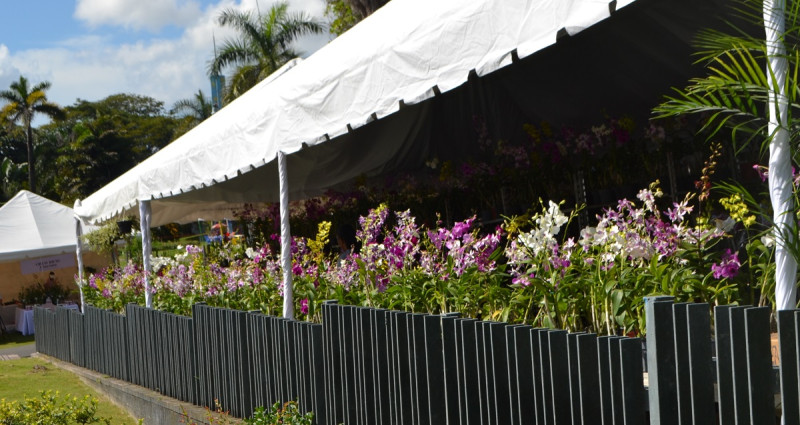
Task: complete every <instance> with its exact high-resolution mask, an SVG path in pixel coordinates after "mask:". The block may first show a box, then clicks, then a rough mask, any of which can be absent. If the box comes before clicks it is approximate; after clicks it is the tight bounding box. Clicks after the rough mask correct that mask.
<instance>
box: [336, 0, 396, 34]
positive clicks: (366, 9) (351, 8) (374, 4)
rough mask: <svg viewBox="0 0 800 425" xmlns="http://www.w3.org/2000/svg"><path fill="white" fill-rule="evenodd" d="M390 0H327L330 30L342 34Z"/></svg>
mask: <svg viewBox="0 0 800 425" xmlns="http://www.w3.org/2000/svg"><path fill="white" fill-rule="evenodd" d="M388 2H389V0H326V3H327V4H326V6H325V16H327V17H329V18H331V25H330V32H331V34H334V35H342V34H343V33H344V32H345V31H347V30H349V29H350V28H352V27H353V26H354V25H355V24H357V23H359V22H360V21H361V20H362V19H364V18H366V17H367V16H369V15H371V14H372V12H375V11H376V10H378V9H379V8H380V7H381V6H383V5H385V4H386V3H388Z"/></svg>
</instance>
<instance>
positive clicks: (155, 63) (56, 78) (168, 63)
mask: <svg viewBox="0 0 800 425" xmlns="http://www.w3.org/2000/svg"><path fill="white" fill-rule="evenodd" d="M89 1H94V0H79V5H78V6H79V7H80V5H81V4H88V3H87V2H89ZM109 3H112V4H122V3H126V1H122V0H115V1H113V2H112V1H109ZM131 3H133V2H131ZM143 3H145V4H147V3H149V0H148V1H145V2H143ZM165 3H169V4H171V5H175V3H174V1H172V2H169V1H166V2H165ZM273 3H274V1H267V0H259V7H260V9H261V11H262V13H263V12H266V10H268V9H269V7H270V6H271V5H272V4H273ZM255 4H256V3H255V0H241V1H240V2H238V1H234V0H221V1H219V2H217V3H216V4H214V5H212V6H209V7H206V8H205V10H203V11H202V12H201V13H200V14H199V15H198V16H197V17H195V18H194V21H193V22H192V23H191V24H190V25H188V26H187V27H186V28H185V29H184V30H183V33H182V34H181V36H180V37H178V38H174V39H142V40H139V41H134V42H130V43H127V44H122V45H119V44H113V38H112V37H106V36H104V35H103V34H102V33H100V34H99V35H85V36H79V37H76V38H72V39H68V40H63V41H61V42H60V43H58V45H57V46H56V47H53V48H48V49H38V50H26V51H20V52H9V49H7V48H6V47H5V46H3V45H2V44H0V89H4V88H7V87H8V86H9V85H10V83H11V82H12V81H13V80H16V79H17V78H18V77H19V75H25V76H26V77H27V78H28V79H29V80H30V81H32V82H39V81H44V80H47V81H50V82H51V83H52V86H51V88H50V90H49V91H48V98H49V100H51V101H53V102H55V103H58V104H60V105H62V106H68V105H72V104H74V103H75V101H76V99H78V98H80V99H84V100H89V101H96V100H100V99H103V98H105V97H107V96H109V95H112V94H116V93H135V94H139V95H144V96H150V97H153V98H155V99H157V100H161V101H163V102H164V106H165V108H167V109H169V108H171V107H172V105H173V104H174V103H175V102H176V101H177V100H180V99H186V98H190V97H192V96H193V95H194V94H195V93H197V90H202V91H203V93H205V94H206V95H207V96H209V95H210V91H211V89H210V83H209V80H208V75H207V74H206V69H207V66H208V62H209V61H210V60H211V58H212V56H213V44H212V33H213V34H214V36H215V37H216V39H217V43H218V44H219V43H221V42H222V40H224V39H226V38H228V37H232V36H234V35H235V33H234V32H233V31H232V30H231V29H229V28H222V27H220V26H219V24H218V23H217V19H216V18H217V16H218V15H219V12H220V11H221V10H222V9H224V8H236V9H241V10H254V9H255ZM290 8H291V9H292V10H301V9H302V10H305V11H307V12H308V13H309V14H314V15H313V16H314V17H316V18H317V19H322V13H323V12H324V8H325V4H324V0H291V2H290ZM328 41H329V36H328V35H327V34H325V35H322V36H315V37H307V38H305V39H302V40H299V41H298V42H297V43H296V44H297V49H298V50H301V51H303V52H304V53H306V54H309V53H311V52H313V51H315V50H317V49H318V48H319V47H321V46H323V45H324V44H326V43H327V42H328Z"/></svg>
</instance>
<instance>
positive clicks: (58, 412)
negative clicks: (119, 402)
mask: <svg viewBox="0 0 800 425" xmlns="http://www.w3.org/2000/svg"><path fill="white" fill-rule="evenodd" d="M97 403H98V402H97V399H95V398H91V397H89V396H85V397H83V398H81V399H79V398H77V397H72V396H70V395H68V394H65V395H64V396H61V395H59V393H58V392H55V393H54V392H52V391H42V392H41V393H40V394H39V397H29V398H25V401H23V402H18V401H6V400H5V399H3V400H0V423H2V424H6V425H29V424H52V425H66V424H95V423H105V424H110V423H111V422H110V420H109V419H108V418H102V417H98V416H97V415H96V413H97Z"/></svg>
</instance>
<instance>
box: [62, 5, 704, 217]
mask: <svg viewBox="0 0 800 425" xmlns="http://www.w3.org/2000/svg"><path fill="white" fill-rule="evenodd" d="M632 1H633V0H623V1H614V2H608V1H597V0H572V1H566V0H557V1H556V0H537V1H524V2H519V1H518V2H508V1H503V0H481V1H463V0H441V1H436V2H430V1H427V0H393V1H392V2H389V3H388V4H387V5H386V6H384V7H383V8H382V9H380V10H378V11H377V12H376V13H374V14H373V15H371V16H370V17H369V18H367V19H365V20H364V21H363V22H361V23H360V24H359V25H357V26H356V27H355V28H353V29H352V30H350V31H348V32H347V33H345V34H343V35H342V36H340V37H339V38H337V39H335V40H333V41H332V42H331V43H330V44H329V45H327V46H325V47H324V48H322V49H320V50H319V51H318V52H316V53H315V54H314V55H312V56H311V57H309V58H308V59H306V60H305V61H303V62H302V63H298V64H296V65H294V67H293V68H292V69H290V70H288V71H286V72H283V73H281V74H280V75H279V76H273V77H272V78H271V79H270V81H266V82H263V83H261V84H259V85H258V86H256V87H255V88H253V89H251V90H250V91H248V92H247V93H246V94H245V95H243V96H242V97H240V98H239V99H237V100H236V101H235V102H233V103H231V104H230V105H228V106H226V107H225V108H223V109H222V110H221V111H219V112H218V113H216V114H215V115H214V116H212V117H211V118H210V119H208V120H206V121H205V122H203V123H202V124H200V125H199V126H197V127H196V128H195V129H193V130H192V131H190V132H189V133H187V134H186V135H184V136H182V137H181V138H180V139H178V140H177V141H175V142H173V143H172V144H170V145H169V146H167V147H166V148H164V149H162V150H161V151H160V152H158V153H156V154H155V155H153V156H152V157H151V158H149V159H148V160H146V161H144V162H143V163H141V164H139V165H138V166H137V167H135V168H133V169H131V170H130V171H129V172H127V173H126V174H124V175H123V176H121V177H119V178H118V179H116V180H115V181H113V182H111V183H110V184H108V185H107V186H106V187H104V188H102V189H100V190H99V191H98V192H96V193H94V194H92V195H91V196H90V197H88V198H86V199H85V200H83V202H82V207H80V208H78V209H76V211H77V213H78V214H79V215H80V216H81V217H83V218H85V219H88V220H90V221H92V222H98V221H103V220H108V219H111V218H115V217H120V216H123V215H127V214H131V215H133V214H136V208H137V207H136V203H137V201H143V200H150V201H151V208H152V225H153V226H158V225H161V224H165V223H168V222H188V221H192V220H195V219H197V218H219V217H220V216H221V215H226V214H229V213H230V208H231V207H232V206H236V205H239V204H241V203H244V202H255V201H277V200H278V198H279V196H278V195H279V194H278V185H277V176H278V172H277V168H276V167H277V165H276V161H275V158H276V156H277V153H278V152H279V151H281V152H283V153H285V154H286V155H287V162H288V169H289V177H288V187H289V193H290V197H291V198H292V199H298V198H303V197H307V196H312V195H316V194H319V193H320V192H321V191H323V190H324V189H326V188H329V187H333V186H336V185H340V184H343V183H346V182H347V181H348V180H350V179H352V178H353V177H355V176H358V175H361V174H367V175H377V174H380V173H382V172H386V171H389V170H392V169H396V168H402V167H407V166H413V165H415V164H416V165H418V164H420V163H422V162H424V160H425V159H427V157H428V156H430V155H431V154H432V153H436V150H437V147H436V146H433V145H434V144H435V143H438V142H439V140H433V138H434V137H436V134H435V133H436V132H435V131H434V132H432V130H431V128H432V127H435V126H436V125H441V124H442V122H444V121H446V120H447V117H445V118H444V119H442V118H441V117H439V116H438V115H437V111H436V109H437V106H436V103H434V102H426V100H428V99H433V98H434V97H435V98H442V99H443V100H442V102H448V100H447V99H450V100H449V101H450V102H455V103H456V105H455V106H456V108H455V109H457V108H458V107H459V104H460V103H461V101H460V98H459V96H461V97H464V96H467V98H469V97H470V96H472V94H473V92H475V90H476V88H475V87H478V88H477V90H478V91H480V93H479V96H481V97H488V98H490V99H489V101H490V102H493V103H491V104H490V106H488V107H484V109H485V110H487V111H488V113H489V114H492V113H493V114H496V115H502V113H501V111H493V109H497V108H495V106H497V107H498V108H502V107H504V106H503V105H505V104H506V103H508V102H506V101H507V100H509V99H510V100H511V102H512V103H513V102H517V103H521V104H522V106H521V107H520V108H519V109H520V110H522V111H523V112H524V113H528V114H534V115H535V114H539V115H546V114H548V113H553V112H557V113H559V114H561V115H563V116H566V117H567V118H569V117H570V116H579V115H584V116H585V115H587V114H591V115H592V116H597V115H599V114H601V113H602V112H603V109H604V108H605V107H606V104H605V103H604V102H606V103H615V102H616V103H617V104H625V105H626V106H628V107H631V108H632V107H633V105H639V104H641V103H642V102H644V101H645V100H646V101H647V102H648V103H647V106H652V105H653V104H654V102H655V101H656V100H657V97H656V96H655V94H654V91H656V92H657V93H658V95H661V94H663V93H665V92H666V91H667V90H668V88H669V87H670V85H677V84H682V83H683V82H685V81H686V77H687V75H688V74H687V69H689V68H690V67H689V66H688V65H686V64H687V63H688V62H689V52H691V49H690V48H689V47H688V40H689V39H690V38H691V36H692V35H693V34H694V31H696V29H697V28H698V27H699V26H700V25H698V24H697V21H698V19H699V18H698V16H699V17H700V18H702V19H703V20H704V21H706V22H705V23H707V22H708V21H709V20H710V19H709V18H708V17H707V15H708V13H706V12H703V11H701V12H698V10H697V9H698V7H704V8H706V9H710V8H711V7H712V5H710V4H709V3H710V2H693V1H688V0H676V1H674V2H654V1H647V0H639V1H638V2H637V3H636V4H633V5H628V4H629V3H632ZM640 3H641V4H640ZM663 3H669V4H667V5H664V4H663ZM697 3H699V4H700V6H697V5H696V4H697ZM623 6H625V9H624V10H620V9H621V8H622V7H623ZM640 6H641V7H640ZM628 9H635V10H632V11H631V12H630V13H628V12H627V10H628ZM612 11H613V12H614V15H615V16H614V17H613V18H612V19H610V20H609V21H615V20H616V21H617V22H618V23H617V26H616V27H615V26H614V25H612V22H609V25H606V24H605V23H604V24H603V25H597V27H604V28H606V29H605V30H602V31H605V32H603V33H601V32H595V33H592V35H587V36H584V37H582V41H581V42H579V43H572V44H575V46H570V43H571V42H564V43H562V38H567V39H569V38H575V39H581V36H579V37H562V36H563V35H570V36H572V35H575V34H577V33H579V32H581V31H582V30H584V29H586V28H587V27H590V26H592V25H594V24H595V23H597V22H599V21H602V20H604V19H606V18H608V17H609V16H610V14H611V13H612ZM626 14H627V15H628V17H627V18H626V17H625V16H624V15H626ZM616 15H620V16H619V17H617V16H616ZM590 31H594V28H591V29H590ZM590 31H587V32H590ZM598 31H600V30H598ZM603 37H605V38H603ZM557 40H558V45H555V44H556V41H557ZM594 40H602V41H598V42H600V43H604V45H601V46H592V44H591V43H593V42H595V41H594ZM581 43H583V45H582V44H581ZM586 43H589V44H588V45H589V46H590V47H588V49H594V50H588V51H587V47H586ZM548 46H553V47H551V48H549V49H548ZM598 47H599V48H602V49H604V50H602V51H597V48H598ZM543 49H544V50H543ZM537 51H540V52H541V54H537V55H533V54H534V53H536V52H537ZM562 52H563V54H562ZM554 53H559V54H558V55H556V56H554ZM642 55H644V57H640V56H642ZM537 56H541V57H542V58H544V59H542V60H546V61H549V62H548V63H547V64H541V61H539V60H537V59H536V57H537ZM527 57H531V58H532V59H525V58H527ZM675 57H680V60H679V61H675V60H673V59H674V58H675ZM553 61H555V62H553ZM517 62H519V63H520V65H519V66H517V65H516V64H515V63H517ZM631 63H634V64H636V66H630V64H631ZM512 64H515V65H514V66H509V65H512ZM554 64H555V66H554ZM559 64H563V66H561V65H559ZM501 68H506V69H511V71H509V72H507V73H501V72H495V71H498V70H500V71H504V69H501ZM500 74H502V75H500ZM483 76H486V77H485V78H481V77H483ZM473 77H475V78H473ZM575 78H578V79H584V80H585V81H574V79H575ZM553 79H555V80H553ZM472 82H475V84H472ZM658 82H660V85H659V84H656V83H658ZM489 85H491V87H484V86H489ZM650 86H656V87H658V88H657V89H652V88H648V87H650ZM497 87H500V88H504V92H505V94H504V96H505V97H503V98H497V96H496V95H493V94H492V93H494V91H496V88H497ZM554 87H555V88H558V91H555V90H554ZM587 87H590V88H591V89H592V90H594V89H597V90H599V91H600V94H592V95H591V96H586V93H587V92H588V90H587ZM620 87H622V88H620ZM610 88H613V90H614V91H611V92H609V89H610ZM449 93H452V96H450V97H448V96H449ZM486 93H489V94H488V95H487V94H486ZM559 93H562V94H561V95H559ZM537 95H538V96H537ZM580 96H583V97H580ZM597 98H601V99H602V100H603V102H599V101H596V100H593V99H597ZM633 99H636V100H633ZM467 100H469V101H470V102H473V103H474V100H470V99H467ZM638 100H641V101H642V102H638ZM410 105H414V106H410ZM498 105H499V106H498ZM404 106H406V107H405V108H404ZM590 108H592V109H590ZM442 109H444V107H442ZM447 109H454V108H450V107H447ZM570 114H571V115H570ZM517 115H519V114H517ZM378 123H379V124H378ZM440 132H441V131H440ZM325 142H335V143H325Z"/></svg>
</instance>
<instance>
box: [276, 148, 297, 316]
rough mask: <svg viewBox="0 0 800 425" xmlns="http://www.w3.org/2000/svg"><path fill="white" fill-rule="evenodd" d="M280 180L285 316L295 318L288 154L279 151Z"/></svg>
mask: <svg viewBox="0 0 800 425" xmlns="http://www.w3.org/2000/svg"><path fill="white" fill-rule="evenodd" d="M278 180H279V182H280V183H279V184H280V192H281V265H282V266H283V317H285V318H287V319H294V291H293V288H292V233H291V231H290V230H289V183H288V181H287V180H288V176H287V174H286V155H284V153H283V152H281V151H278Z"/></svg>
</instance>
